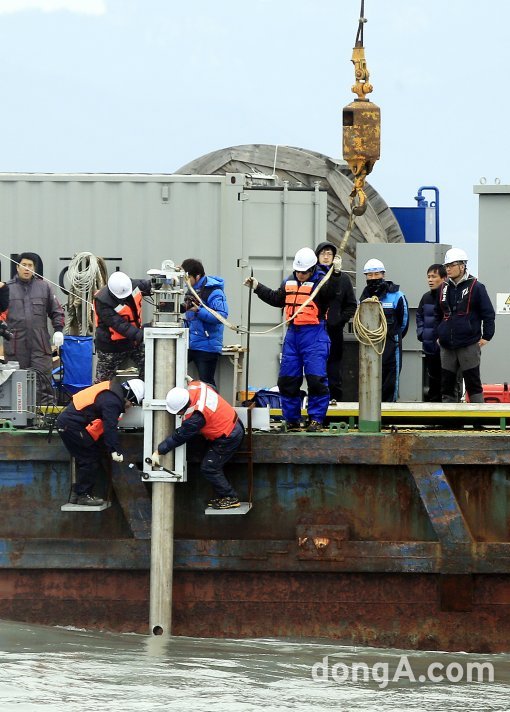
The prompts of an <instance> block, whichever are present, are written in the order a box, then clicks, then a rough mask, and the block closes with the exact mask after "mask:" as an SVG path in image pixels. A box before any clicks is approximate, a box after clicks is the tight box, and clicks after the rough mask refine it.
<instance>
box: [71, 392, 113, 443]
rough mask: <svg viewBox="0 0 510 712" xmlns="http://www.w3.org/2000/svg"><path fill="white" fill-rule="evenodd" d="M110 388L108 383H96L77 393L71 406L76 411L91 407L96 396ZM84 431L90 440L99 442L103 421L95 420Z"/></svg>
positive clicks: (102, 430)
mask: <svg viewBox="0 0 510 712" xmlns="http://www.w3.org/2000/svg"><path fill="white" fill-rule="evenodd" d="M109 388H110V381H103V383H96V384H94V385H93V386H89V387H88V388H84V389H83V391H78V393H75V394H74V396H73V405H74V407H75V408H76V410H83V409H84V408H87V406H89V405H92V403H94V402H95V400H96V398H97V396H98V395H99V394H100V393H102V392H103V391H107V390H109ZM85 430H86V431H87V433H88V434H89V435H90V437H91V438H92V440H99V438H100V437H101V435H102V434H103V433H104V426H103V421H102V420H101V418H96V419H95V420H93V421H92V422H91V423H89V424H88V425H87V426H86V427H85Z"/></svg>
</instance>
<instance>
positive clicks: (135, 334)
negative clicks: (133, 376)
mask: <svg viewBox="0 0 510 712" xmlns="http://www.w3.org/2000/svg"><path fill="white" fill-rule="evenodd" d="M150 293H151V282H150V280H148V279H144V280H141V279H134V280H131V279H130V278H129V277H128V275H127V274H124V272H114V273H113V274H111V275H110V277H109V279H108V285H107V286H106V287H103V288H102V289H100V290H99V291H98V292H97V293H96V295H95V297H94V311H95V313H96V327H97V328H96V337H95V344H96V353H97V365H96V378H95V381H94V383H101V382H103V381H109V380H110V379H112V378H113V377H114V376H115V374H116V372H117V369H119V368H120V367H121V366H123V365H124V362H125V361H126V360H127V359H130V360H131V361H132V362H133V363H134V365H135V366H136V368H137V369H138V374H139V375H140V377H141V378H143V376H144V350H143V328H142V297H143V296H148V295H149V294H150Z"/></svg>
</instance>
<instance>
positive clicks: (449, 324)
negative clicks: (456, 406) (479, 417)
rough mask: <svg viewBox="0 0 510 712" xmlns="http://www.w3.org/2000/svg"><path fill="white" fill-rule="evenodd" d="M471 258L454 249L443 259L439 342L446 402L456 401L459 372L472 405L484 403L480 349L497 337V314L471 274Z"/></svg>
mask: <svg viewBox="0 0 510 712" xmlns="http://www.w3.org/2000/svg"><path fill="white" fill-rule="evenodd" d="M467 261H468V256H467V254H466V252H464V250H462V249H460V248H458V247H452V248H451V249H450V250H448V251H447V253H446V254H445V257H444V266H445V268H446V281H445V282H444V283H443V284H442V286H441V287H440V289H439V297H438V309H437V316H438V327H437V333H438V341H439V346H440V350H441V396H442V400H443V403H454V402H456V400H457V399H456V397H455V396H456V384H457V371H458V369H460V370H461V372H462V377H463V379H464V384H465V387H466V391H467V393H468V396H469V400H470V401H471V402H472V403H483V402H484V398H483V388H482V382H481V379H480V357H481V349H482V347H483V346H485V345H486V344H487V343H488V342H489V341H490V340H491V339H492V337H493V336H494V331H495V319H496V315H495V312H494V307H493V306H492V302H491V300H490V297H489V295H488V294H487V290H486V288H485V285H483V284H482V283H481V282H479V281H478V280H477V279H476V277H473V275H471V274H469V272H468V269H467Z"/></svg>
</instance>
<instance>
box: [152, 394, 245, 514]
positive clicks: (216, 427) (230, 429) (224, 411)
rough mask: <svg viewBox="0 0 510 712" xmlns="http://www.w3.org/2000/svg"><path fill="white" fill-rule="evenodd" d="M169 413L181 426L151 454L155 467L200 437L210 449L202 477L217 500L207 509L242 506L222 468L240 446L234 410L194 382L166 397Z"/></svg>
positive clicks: (240, 430) (241, 430)
mask: <svg viewBox="0 0 510 712" xmlns="http://www.w3.org/2000/svg"><path fill="white" fill-rule="evenodd" d="M166 409H167V411H168V412H169V413H171V414H172V415H182V416H183V421H182V424H181V425H180V426H179V427H178V428H176V429H175V430H174V432H173V433H172V435H169V436H168V437H167V438H166V439H165V440H163V442H161V443H159V445H158V447H157V449H156V450H155V451H154V452H153V453H152V456H151V459H152V462H153V464H154V465H159V456H160V455H165V454H166V453H168V452H170V451H171V450H175V448H176V447H179V445H182V444H183V443H185V442H188V440H191V438H193V437H195V435H198V434H201V435H202V436H203V437H204V438H205V439H206V440H207V442H208V448H207V451H206V453H205V456H204V458H203V460H202V463H201V465H200V473H201V474H202V475H203V476H204V477H205V479H206V480H208V481H209V482H210V483H211V485H212V487H213V489H214V493H215V495H214V497H212V498H211V499H210V500H209V501H208V503H207V506H208V507H213V508H214V509H232V508H234V507H239V505H240V502H239V498H238V496H237V494H236V491H235V489H234V488H233V487H232V485H231V484H230V482H229V481H228V480H227V478H226V477H225V474H224V472H223V466H224V464H225V463H226V462H228V460H230V458H231V457H232V455H233V454H234V452H235V451H236V450H237V449H238V447H239V446H240V445H241V443H242V441H243V437H244V427H243V424H242V423H241V421H240V420H239V418H238V417H237V413H236V412H235V410H234V408H232V406H231V405H230V403H227V401H226V400H224V399H223V398H222V397H221V396H220V395H219V394H218V393H217V392H216V391H215V390H214V388H211V386H209V385H208V384H207V383H203V382H202V381H191V383H190V384H189V386H188V388H187V389H186V388H179V387H176V388H172V389H171V390H170V391H168V393H167V396H166Z"/></svg>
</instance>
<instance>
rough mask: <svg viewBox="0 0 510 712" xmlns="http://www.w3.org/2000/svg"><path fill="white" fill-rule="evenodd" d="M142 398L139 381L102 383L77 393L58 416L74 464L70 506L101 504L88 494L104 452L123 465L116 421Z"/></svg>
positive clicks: (61, 432)
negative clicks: (74, 479) (74, 476)
mask: <svg viewBox="0 0 510 712" xmlns="http://www.w3.org/2000/svg"><path fill="white" fill-rule="evenodd" d="M144 395H145V384H144V382H143V381H142V380H140V379H139V378H132V379H130V380H126V381H124V382H122V383H120V382H118V381H104V382H103V383H96V384H95V385H93V386H89V387H88V388H84V389H83V390H82V391H78V393H76V394H75V395H74V396H73V398H72V400H71V402H70V403H69V405H68V406H67V407H66V408H65V410H63V411H62V413H60V415H59V416H58V418H57V422H56V427H57V431H58V434H59V435H60V437H61V438H62V442H63V443H64V445H65V446H66V448H67V450H68V451H69V453H70V454H71V455H72V456H73V457H74V458H75V461H76V484H74V485H73V488H72V491H71V496H70V498H69V501H70V503H71V504H80V505H87V506H98V505H101V504H103V500H102V499H101V498H100V497H94V496H93V494H92V490H93V488H94V485H95V484H96V480H97V471H98V469H100V467H101V460H102V457H103V453H104V452H105V451H106V452H108V453H109V454H110V456H111V458H112V460H113V462H122V461H123V459H124V456H123V454H122V451H121V448H120V443H119V435H118V430H117V425H118V422H119V417H120V416H121V415H122V413H124V412H125V411H126V409H128V408H130V407H131V406H132V405H140V404H141V402H142V401H143V397H144Z"/></svg>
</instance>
